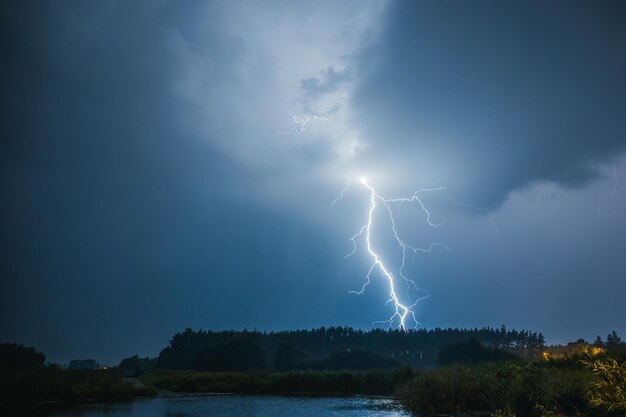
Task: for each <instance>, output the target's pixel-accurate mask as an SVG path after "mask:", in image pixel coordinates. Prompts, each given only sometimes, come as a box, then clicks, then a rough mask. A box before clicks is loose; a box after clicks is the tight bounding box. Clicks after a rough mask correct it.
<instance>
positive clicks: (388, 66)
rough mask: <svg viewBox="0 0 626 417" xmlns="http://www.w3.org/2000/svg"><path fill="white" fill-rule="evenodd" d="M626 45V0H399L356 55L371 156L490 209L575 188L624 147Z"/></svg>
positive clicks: (360, 105) (357, 100)
mask: <svg viewBox="0 0 626 417" xmlns="http://www.w3.org/2000/svg"><path fill="white" fill-rule="evenodd" d="M625 47H626V7H624V3H623V2H604V1H603V2H593V3H589V2H548V3H546V2H498V1H482V2H455V1H440V2H417V1H399V2H396V3H394V4H393V5H392V7H391V8H390V10H389V14H388V22H387V29H386V31H385V33H384V35H383V38H382V40H381V41H380V42H379V43H378V44H377V45H376V46H374V47H372V48H369V49H368V50H366V51H365V52H364V53H363V54H361V56H360V58H359V60H358V66H359V68H360V70H361V71H362V73H363V75H364V80H363V82H361V83H360V85H359V86H358V91H357V93H356V97H355V99H354V103H355V106H356V107H357V109H358V116H357V120H358V122H359V125H360V126H361V127H363V131H364V132H365V135H366V137H367V140H368V141H369V143H370V144H371V146H370V149H371V152H372V154H373V155H374V156H372V157H371V158H369V160H370V161H371V164H374V165H376V164H379V165H383V166H387V165H392V164H393V166H394V167H395V169H396V170H398V171H403V172H404V173H405V175H406V174H407V173H410V174H411V175H412V176H413V177H414V178H420V177H428V178H429V179H431V180H432V181H434V182H436V183H442V182H443V183H445V184H447V185H449V186H450V187H451V188H452V189H453V190H454V191H455V192H456V193H457V195H461V194H463V193H464V192H466V191H468V193H467V195H466V197H467V198H473V199H474V201H476V199H478V201H477V202H478V203H480V204H483V205H489V206H494V205H499V204H500V203H502V202H503V201H504V200H505V198H506V196H507V194H508V193H509V192H510V191H511V190H514V189H518V188H520V187H523V186H525V185H528V184H530V183H533V182H539V181H556V182H559V183H561V184H562V185H565V186H567V187H577V186H580V185H581V184H583V183H585V181H587V180H589V179H590V178H593V177H594V176H595V175H596V171H595V168H596V166H595V164H597V163H599V162H606V161H607V160H609V159H610V158H612V157H613V156H615V155H616V154H618V153H620V152H623V151H624V150H625V149H626V117H625V116H626V77H625V76H624V74H626V54H625V53H624V52H625V49H624V48H625ZM400 161H402V162H400Z"/></svg>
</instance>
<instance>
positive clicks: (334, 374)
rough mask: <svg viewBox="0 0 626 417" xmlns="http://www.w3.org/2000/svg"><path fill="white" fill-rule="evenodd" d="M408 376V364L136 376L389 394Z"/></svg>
mask: <svg viewBox="0 0 626 417" xmlns="http://www.w3.org/2000/svg"><path fill="white" fill-rule="evenodd" d="M411 378H413V371H412V370H411V368H409V367H404V368H397V369H393V370H371V371H292V372H276V371H268V370H258V371H248V372H195V371H154V372H148V373H145V374H142V375H141V376H140V380H141V381H142V382H143V383H144V384H145V385H147V386H149V387H154V388H158V389H163V390H167V391H172V392H178V393H189V392H195V393H234V394H248V395H258V394H271V395H310V396H333V395H359V394H360V395H380V396H391V395H393V394H395V392H396V390H397V388H398V387H399V386H400V385H402V384H404V383H407V382H408V381H410V380H411Z"/></svg>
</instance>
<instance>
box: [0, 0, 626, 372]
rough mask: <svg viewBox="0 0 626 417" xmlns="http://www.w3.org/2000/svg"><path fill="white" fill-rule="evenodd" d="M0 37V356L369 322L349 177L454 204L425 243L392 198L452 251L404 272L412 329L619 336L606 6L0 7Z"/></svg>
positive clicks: (618, 13)
mask: <svg viewBox="0 0 626 417" xmlns="http://www.w3.org/2000/svg"><path fill="white" fill-rule="evenodd" d="M0 32H1V36H0V43H1V49H0V51H1V54H2V64H0V85H1V91H2V94H1V104H0V106H1V117H2V121H1V123H0V140H1V143H0V171H1V176H0V180H1V182H0V193H1V197H2V204H1V205H0V250H1V254H2V255H1V257H0V276H1V280H0V341H7V342H17V343H23V344H26V345H32V346H35V347H36V348H37V349H38V350H41V351H43V352H44V353H46V355H47V358H48V360H49V361H51V362H61V363H65V362H68V361H69V360H71V359H74V358H95V359H97V360H100V361H102V362H105V363H107V362H108V363H112V364H115V363H117V362H118V361H119V360H120V359H121V358H123V357H126V356H131V355H134V354H139V355H141V356H146V355H150V356H154V355H156V354H158V352H159V351H160V349H161V348H162V347H164V346H165V345H166V343H167V341H168V339H169V338H170V337H171V336H172V335H173V334H174V333H175V332H177V331H180V330H183V329H184V328H185V327H193V328H196V329H197V328H202V329H230V328H234V329H242V328H247V329H255V328H256V329H258V330H277V329H294V328H309V327H318V326H329V325H349V326H353V327H359V328H363V329H370V328H372V326H373V324H372V322H374V321H376V320H385V319H387V318H388V317H389V316H390V314H391V307H390V306H389V305H386V304H385V301H386V300H387V298H388V288H387V286H386V283H385V282H384V279H383V277H382V276H381V275H380V274H379V273H376V272H374V273H373V274H372V277H371V279H372V284H371V285H370V286H369V287H368V288H367V290H366V291H365V293H364V294H362V295H357V294H351V293H349V290H355V289H360V287H361V285H362V283H363V282H364V277H365V275H366V274H367V272H368V269H369V266H370V264H371V260H370V258H369V257H368V254H367V252H366V251H365V250H364V248H363V247H362V245H361V244H362V243H363V242H359V244H358V245H357V246H358V248H357V249H358V250H357V252H356V253H355V254H354V255H353V256H351V257H348V258H345V259H344V256H345V255H346V254H347V253H350V252H351V250H352V244H351V242H350V240H349V238H350V237H351V236H352V235H353V234H354V233H356V232H358V231H359V228H360V227H361V226H362V225H363V224H364V222H365V221H366V220H367V214H368V207H369V196H368V192H367V189H365V188H364V187H362V186H361V184H360V183H359V179H360V178H361V177H365V178H367V181H368V183H369V184H370V185H372V186H373V187H375V188H376V191H377V192H378V193H380V194H381V195H383V196H385V197H388V198H395V197H402V196H410V195H412V193H413V192H414V191H415V190H417V189H420V188H431V187H439V186H445V187H446V189H445V190H444V191H442V192H433V193H427V194H426V195H425V196H424V199H423V202H424V205H425V206H426V207H427V209H428V210H429V212H430V214H431V218H432V221H433V222H435V223H440V222H444V221H445V223H444V224H443V225H442V226H441V227H439V228H433V227H429V226H428V224H427V223H426V222H425V217H424V212H423V211H421V210H420V209H419V208H416V207H415V206H414V205H411V204H407V205H398V206H397V210H398V212H397V218H396V221H397V227H398V230H399V233H400V234H401V235H402V238H403V239H404V240H406V241H407V242H411V244H413V245H416V246H419V247H428V245H429V244H430V243H433V242H442V243H444V244H445V245H446V246H447V247H448V248H449V249H450V250H449V251H448V250H445V249H443V248H441V247H436V248H434V249H433V251H432V252H431V253H419V254H417V255H416V256H415V257H409V260H408V262H407V264H406V265H405V272H406V275H407V276H409V277H410V278H412V279H414V280H415V282H416V283H417V285H418V286H419V287H420V288H423V289H424V290H423V293H424V294H425V293H428V294H430V297H429V298H427V299H426V300H423V301H421V302H420V303H419V304H418V305H417V306H416V308H415V312H416V314H417V317H418V319H419V321H420V322H421V326H422V327H425V328H434V327H449V326H451V327H455V326H462V327H475V326H477V327H482V326H500V325H502V324H505V325H506V326H507V327H510V328H518V329H529V330H536V331H541V332H543V334H544V335H545V336H546V339H547V341H548V343H565V342H567V341H571V340H575V339H577V338H580V337H582V338H586V339H588V340H590V339H593V338H595V336H596V335H601V336H603V337H605V336H606V334H607V333H608V332H610V331H611V330H616V331H617V332H618V333H619V334H621V335H622V336H624V335H625V333H626V302H624V300H625V294H626V256H625V255H626V5H625V4H624V2H619V1H615V2H607V1H594V2H583V1H580V2H578V1H549V2H544V1H536V2H535V1H524V2H503V1H487V0H484V1H482V0H481V1H466V2H458V1H436V2H434V1H433V2H422V1H389V2H387V1H327V2H326V1H318V2H304V1H300V2H297V1H265V2H261V1H232V2H231V1H228V2H227V1H215V2H205V1H165V0H164V1H135V2H125V1H119V2H117V1H105V2H100V1H55V2H39V1H33V2H30V1H14V2H3V4H2V6H0ZM306 116H309V119H308V122H306V121H304V120H306V119H305V118H306ZM314 116H317V118H315V117H314ZM294 117H295V118H296V119H295V122H294ZM298 121H299V123H298ZM347 181H349V182H350V184H351V187H350V188H349V189H348V191H347V192H346V193H345V194H344V198H343V199H341V200H339V201H337V202H336V203H335V204H334V205H332V206H331V203H332V202H333V201H334V200H335V198H336V197H337V196H338V195H339V193H340V192H341V190H342V189H343V188H344V187H345V186H346V182H347ZM620 181H621V183H620ZM375 220H376V221H377V223H376V225H375V227H374V233H375V235H374V236H375V238H376V243H375V244H376V248H377V250H378V251H379V252H380V253H381V254H382V255H383V257H384V258H385V261H386V262H388V263H389V265H392V266H394V267H395V268H396V270H397V268H398V267H399V258H398V253H399V252H398V247H397V245H395V243H394V241H393V239H390V235H389V231H390V229H389V226H390V225H389V224H388V223H385V219H384V218H382V217H381V218H379V217H376V219H375Z"/></svg>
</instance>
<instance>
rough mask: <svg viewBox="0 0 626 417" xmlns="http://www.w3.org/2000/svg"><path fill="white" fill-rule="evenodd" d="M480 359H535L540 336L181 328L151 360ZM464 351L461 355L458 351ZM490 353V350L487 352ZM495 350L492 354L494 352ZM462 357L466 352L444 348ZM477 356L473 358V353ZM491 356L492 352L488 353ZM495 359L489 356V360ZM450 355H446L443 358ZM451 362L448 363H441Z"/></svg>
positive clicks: (325, 364)
mask: <svg viewBox="0 0 626 417" xmlns="http://www.w3.org/2000/svg"><path fill="white" fill-rule="evenodd" d="M470 340H474V341H476V343H477V344H479V345H481V346H484V347H485V348H486V349H487V351H484V350H479V349H478V348H476V345H475V344H474V345H470V347H469V349H470V350H471V349H474V350H473V352H474V353H476V354H478V355H479V356H480V355H482V356H481V357H494V358H497V357H502V358H504V357H509V356H508V355H515V356H516V357H522V358H533V357H536V356H537V355H539V353H540V351H541V349H542V347H543V345H544V337H543V335H542V334H541V333H537V332H529V331H525V330H522V331H517V330H507V329H506V328H505V327H504V326H502V327H501V328H499V329H496V328H491V327H483V328H481V329H478V328H475V329H456V328H455V329H452V328H448V329H440V328H436V329H431V330H425V329H420V330H409V331H403V330H393V329H389V330H386V329H372V330H367V331H366V330H361V329H353V328H351V327H320V328H317V329H310V330H285V331H278V332H259V331H247V330H243V331H235V330H226V331H212V330H207V331H205V330H196V331H194V330H192V329H190V328H187V329H185V330H184V331H182V332H179V333H176V334H175V335H174V336H173V337H172V338H171V339H170V341H169V344H168V346H167V347H165V348H164V349H163V350H162V351H161V353H160V354H159V357H158V359H157V364H156V365H157V367H158V368H161V369H179V370H181V369H195V370H206V371H243V370H248V369H253V368H272V369H278V370H300V369H357V370H365V369H384V368H392V367H396V366H399V365H410V366H413V367H421V368H424V367H432V366H435V365H437V364H438V362H439V361H440V358H439V356H440V355H439V352H440V350H441V349H442V348H443V347H445V346H452V345H458V344H463V343H467V342H468V341H470ZM463 349H465V351H463ZM489 349H491V350H492V351H491V350H489ZM495 349H497V351H495ZM448 351H449V352H451V354H452V355H453V356H454V352H461V353H459V354H465V355H467V354H468V353H467V348H464V347H461V348H457V349H456V350H455V349H454V348H449V349H448ZM477 352H478V353H477ZM494 352H495V353H494ZM494 355H495V356H494ZM448 356H450V353H449V354H448ZM446 360H453V359H446Z"/></svg>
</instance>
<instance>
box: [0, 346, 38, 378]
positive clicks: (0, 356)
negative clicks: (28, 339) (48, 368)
mask: <svg viewBox="0 0 626 417" xmlns="http://www.w3.org/2000/svg"><path fill="white" fill-rule="evenodd" d="M45 361H46V356H45V355H44V354H43V353H41V352H37V351H36V350H35V349H34V348H32V347H27V346H24V345H18V344H16V343H1V344H0V371H21V370H30V369H38V368H42V367H43V364H44V362H45Z"/></svg>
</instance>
